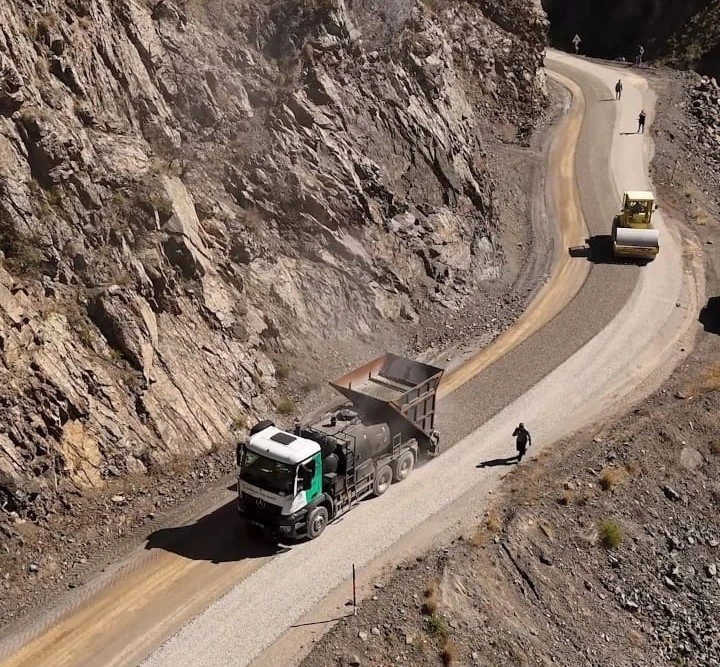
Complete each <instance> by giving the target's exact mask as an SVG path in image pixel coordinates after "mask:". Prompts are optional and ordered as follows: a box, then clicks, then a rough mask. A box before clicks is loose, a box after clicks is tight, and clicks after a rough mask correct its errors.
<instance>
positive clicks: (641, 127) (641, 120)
mask: <svg viewBox="0 0 720 667" xmlns="http://www.w3.org/2000/svg"><path fill="white" fill-rule="evenodd" d="M638 132H642V133H643V134H644V133H645V110H644V109H643V110H642V111H641V112H640V115H639V116H638Z"/></svg>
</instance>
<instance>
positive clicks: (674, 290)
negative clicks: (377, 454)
mask: <svg viewBox="0 0 720 667" xmlns="http://www.w3.org/2000/svg"><path fill="white" fill-rule="evenodd" d="M548 64H549V66H550V67H552V68H553V69H555V70H557V71H558V72H560V73H561V74H563V75H565V76H569V77H571V78H572V79H574V80H575V81H576V82H578V83H579V84H580V85H581V87H582V89H583V93H584V96H585V99H586V120H585V123H584V126H583V133H582V137H581V142H580V146H579V149H578V155H577V179H578V182H579V184H580V186H581V201H582V207H583V210H584V213H585V216H586V219H587V225H588V228H589V229H590V233H591V235H592V236H596V237H597V236H603V235H607V234H608V233H609V229H610V225H611V223H612V219H613V215H614V214H615V212H616V209H617V206H618V204H619V200H620V191H621V190H622V189H630V188H636V189H649V188H650V187H651V184H650V182H649V178H648V175H647V174H648V170H647V165H648V161H649V158H650V151H651V150H652V146H651V143H650V142H649V140H648V138H647V136H645V137H643V136H641V135H634V134H624V133H631V132H632V131H633V130H634V129H635V127H636V125H635V118H636V116H637V114H638V112H639V110H640V108H641V107H644V108H645V110H646V112H648V114H649V120H650V121H651V120H652V107H653V103H654V102H653V95H652V93H651V92H650V91H649V89H648V87H647V85H646V83H645V81H644V80H643V79H642V78H640V77H638V76H635V75H632V74H629V73H627V71H623V73H622V77H623V79H624V84H625V90H624V95H623V100H622V102H621V103H615V102H614V101H612V102H611V101H605V100H608V99H609V98H612V97H614V96H613V94H612V86H613V85H614V82H615V80H616V79H617V77H618V71H617V70H616V69H614V68H612V67H606V66H601V65H598V64H593V63H590V62H587V61H583V60H576V59H573V58H570V57H567V56H564V55H561V54H556V53H551V54H549V56H548ZM608 165H609V168H608ZM656 220H657V226H658V228H659V229H660V235H661V236H660V238H661V251H660V254H659V256H658V258H657V259H656V261H654V262H652V263H651V264H650V265H648V266H646V267H643V268H638V267H636V266H634V265H615V264H603V263H597V264H593V266H592V268H591V271H590V273H589V276H588V279H587V281H586V282H585V284H584V285H583V288H582V289H581V290H580V292H579V293H578V294H577V296H576V297H575V298H574V299H573V301H572V303H571V304H570V306H569V307H568V308H566V309H565V310H563V312H562V313H560V314H559V315H558V316H557V317H555V318H554V319H553V320H552V321H551V322H550V323H549V324H548V325H547V326H545V327H544V328H543V329H542V330H541V331H539V332H538V333H537V334H535V335H533V336H531V337H530V338H529V339H527V340H526V341H525V342H523V343H522V344H521V345H519V346H517V347H516V348H515V349H514V350H512V351H511V352H510V353H509V354H508V355H506V356H505V357H503V359H501V360H500V361H498V362H497V363H495V364H493V365H492V366H491V367H490V368H488V369H487V370H486V371H484V372H483V373H482V374H481V375H479V376H478V377H477V378H475V379H474V380H472V381H470V382H468V383H466V384H465V385H464V386H463V387H462V388H461V389H459V390H458V391H457V392H455V393H454V394H453V395H452V396H450V397H448V399H446V400H445V401H444V403H443V406H442V410H441V413H440V414H441V416H442V417H441V418H442V424H441V427H442V429H443V432H444V434H445V435H446V437H449V438H451V439H454V438H455V437H462V440H461V441H460V442H458V443H457V444H456V445H455V446H454V447H453V448H452V449H450V450H449V451H447V452H446V453H444V454H443V455H442V456H441V457H439V458H438V459H435V460H434V461H432V462H430V463H428V464H427V465H425V466H423V467H422V468H420V469H418V470H417V471H416V472H415V473H414V474H413V475H411V476H410V478H408V479H407V480H406V481H405V482H403V484H402V485H397V486H393V487H392V488H391V489H390V490H389V491H388V492H387V494H385V496H383V497H382V498H380V499H377V500H373V501H369V502H366V503H363V504H361V505H360V506H359V507H358V508H357V509H355V510H354V511H353V512H352V513H350V514H349V515H348V516H347V517H346V518H345V520H343V521H341V522H339V523H337V524H335V525H332V526H330V527H329V528H328V530H327V533H326V534H325V535H324V536H323V538H322V539H320V540H317V541H315V542H310V543H306V544H301V545H298V546H296V547H294V548H292V549H291V550H290V551H288V552H287V553H284V554H282V555H281V556H278V557H275V558H273V559H271V560H269V561H267V562H266V563H265V564H264V565H263V567H260V568H258V569H257V570H255V571H254V572H253V573H252V574H251V575H249V576H247V577H246V578H245V579H244V580H243V581H242V582H240V583H239V584H238V585H237V586H235V587H234V588H233V589H232V590H230V592H229V593H227V594H226V595H225V596H224V597H223V598H221V599H220V600H218V601H216V602H215V603H214V604H212V605H211V606H210V607H209V608H208V609H206V610H205V611H204V612H203V613H201V614H200V615H199V616H197V617H196V618H195V619H194V620H193V621H192V622H191V623H189V624H188V625H186V626H185V627H184V628H183V629H182V630H181V631H180V632H178V633H177V634H176V635H174V636H173V637H172V638H171V639H170V640H169V641H168V642H166V643H165V644H164V645H163V646H161V647H160V648H159V649H157V650H156V651H155V652H154V653H153V654H151V655H150V657H149V658H148V659H147V660H146V662H145V663H144V664H146V665H148V666H151V665H173V664H183V665H188V666H190V665H198V666H199V665H203V666H209V665H230V664H232V665H245V664H248V663H249V662H250V661H252V659H253V658H255V657H256V656H258V655H259V654H260V653H261V652H262V651H263V650H264V649H266V648H267V647H268V646H270V645H271V644H272V643H273V642H274V641H276V640H277V639H278V638H279V637H281V636H282V635H283V633H284V632H285V631H286V630H287V629H288V628H289V627H290V626H292V625H293V624H294V623H296V622H297V621H298V619H299V618H301V617H302V615H303V614H304V613H305V612H307V611H308V610H309V609H311V608H312V607H313V606H314V605H316V604H317V603H319V602H320V601H321V600H322V599H323V598H324V597H325V596H326V595H327V594H328V593H330V592H331V591H332V590H333V589H335V588H336V587H337V586H339V585H340V584H342V583H343V582H345V581H346V580H347V578H348V575H349V573H350V572H351V567H352V565H353V563H354V564H355V565H356V566H358V567H362V566H363V565H364V564H366V563H368V562H370V561H371V560H372V559H373V558H375V557H376V556H377V555H378V554H380V553H382V552H384V551H387V550H390V549H392V548H393V545H394V544H395V543H396V542H397V541H398V540H399V539H400V538H402V537H403V536H404V535H407V534H408V533H409V532H411V531H414V530H417V529H419V528H420V527H421V526H422V524H423V523H424V522H425V521H427V520H428V519H429V518H430V517H432V516H433V515H434V514H436V513H437V512H438V511H439V510H440V509H441V508H444V507H446V506H448V505H452V504H453V503H454V502H456V501H457V500H458V499H459V498H461V497H462V495H463V494H464V493H466V492H468V491H469V490H471V489H473V488H475V489H477V488H478V487H480V488H483V489H487V490H490V489H491V488H492V487H493V486H494V485H495V484H496V483H497V479H498V474H497V471H496V469H493V468H483V469H477V468H476V464H478V463H479V462H480V461H484V460H487V459H492V458H496V457H503V456H508V455H510V454H512V441H511V440H510V438H509V433H510V432H511V430H512V427H513V426H514V425H515V424H516V423H517V422H518V421H520V420H523V421H524V422H525V423H526V424H528V425H529V426H530V428H531V430H532V432H533V435H534V450H535V451H538V450H541V449H542V448H543V447H545V446H548V445H550V444H551V443H552V442H554V441H555V440H556V439H557V438H559V437H561V436H563V435H567V434H568V433H569V432H571V431H572V430H574V429H576V428H578V427H580V426H581V425H582V424H585V423H588V422H589V421H591V420H593V419H595V418H597V417H599V416H601V415H603V414H606V412H607V411H608V410H610V409H614V408H616V407H617V406H618V405H619V404H621V402H622V401H624V400H627V399H628V398H629V397H631V396H635V395H636V394H637V392H638V391H639V390H640V391H642V392H643V393H647V392H649V391H651V390H652V389H653V388H654V387H655V386H657V384H658V383H659V382H660V381H661V380H662V379H663V378H664V377H666V376H667V374H668V373H669V372H670V370H671V369H672V367H673V365H674V363H676V362H677V360H678V359H679V358H680V356H681V347H680V344H681V343H680V341H681V339H682V336H683V334H684V332H685V331H686V330H687V329H688V328H689V327H690V325H691V323H692V322H693V320H694V313H695V312H697V310H696V309H697V305H698V302H699V300H700V299H701V298H702V294H701V292H702V284H701V281H699V280H698V278H697V275H696V272H694V271H692V270H690V268H692V267H690V268H687V267H684V266H683V250H684V249H685V247H684V244H685V245H687V243H688V241H687V240H685V241H684V240H683V239H681V238H680V235H679V233H678V231H677V230H676V229H671V228H668V227H667V226H666V225H665V223H664V221H663V217H662V214H661V212H659V214H658V215H657V217H656ZM582 242H583V239H578V245H580V244H582ZM577 261H579V262H584V261H586V260H585V259H577ZM677 304H680V305H679V306H678V305H677ZM528 389H529V390H528ZM469 406H472V408H471V409H472V411H473V413H474V416H473V418H472V419H467V417H466V415H467V414H468V411H469ZM486 419H488V421H486V423H485V424H484V425H483V426H482V427H481V428H479V429H477V430H474V429H473V424H477V423H478V422H482V421H485V420H486ZM458 511H462V508H458ZM466 511H467V510H466Z"/></svg>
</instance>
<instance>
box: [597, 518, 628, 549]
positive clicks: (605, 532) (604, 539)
mask: <svg viewBox="0 0 720 667" xmlns="http://www.w3.org/2000/svg"><path fill="white" fill-rule="evenodd" d="M599 535H600V544H601V545H602V546H603V547H604V548H605V549H617V548H618V547H619V546H620V545H621V544H622V541H623V534H622V530H621V529H620V526H618V525H617V524H616V523H615V522H614V521H609V520H605V521H602V522H601V523H600V528H599Z"/></svg>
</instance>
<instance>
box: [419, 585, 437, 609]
mask: <svg viewBox="0 0 720 667" xmlns="http://www.w3.org/2000/svg"><path fill="white" fill-rule="evenodd" d="M437 592H438V587H437V583H436V582H434V581H431V582H430V584H429V585H428V587H427V588H426V589H425V600H424V602H423V605H422V612H423V614H427V615H428V616H432V615H433V614H435V612H436V611H437V608H438V599H437Z"/></svg>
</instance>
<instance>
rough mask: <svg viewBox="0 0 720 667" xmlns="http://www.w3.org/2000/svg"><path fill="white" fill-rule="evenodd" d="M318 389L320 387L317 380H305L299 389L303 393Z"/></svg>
mask: <svg viewBox="0 0 720 667" xmlns="http://www.w3.org/2000/svg"><path fill="white" fill-rule="evenodd" d="M318 389H320V383H319V382H318V381H317V380H305V382H303V383H302V384H301V385H300V391H302V392H303V393H304V394H308V393H310V392H311V391H317V390H318Z"/></svg>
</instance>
